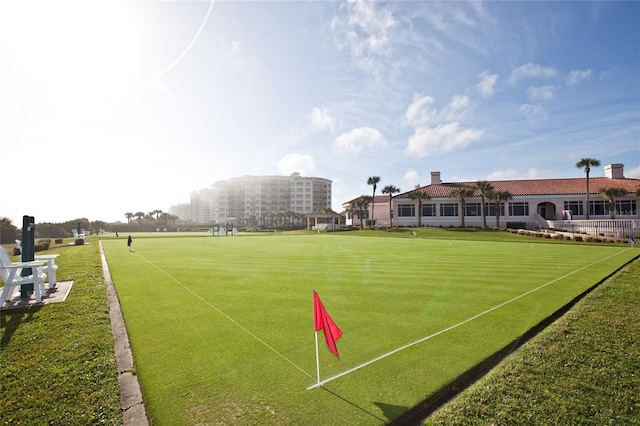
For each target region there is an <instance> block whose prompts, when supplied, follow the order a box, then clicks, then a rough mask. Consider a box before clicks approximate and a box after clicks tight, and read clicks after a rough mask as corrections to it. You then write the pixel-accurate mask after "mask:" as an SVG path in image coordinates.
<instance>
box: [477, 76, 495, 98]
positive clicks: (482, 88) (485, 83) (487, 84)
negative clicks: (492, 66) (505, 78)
mask: <svg viewBox="0 0 640 426" xmlns="http://www.w3.org/2000/svg"><path fill="white" fill-rule="evenodd" d="M478 77H480V83H478V85H477V86H476V87H477V89H478V91H479V92H480V94H481V95H482V96H485V97H489V96H491V95H493V94H494V93H495V87H496V83H497V82H498V74H489V72H488V71H482V72H481V73H480V74H478Z"/></svg>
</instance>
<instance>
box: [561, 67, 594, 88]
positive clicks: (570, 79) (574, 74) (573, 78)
mask: <svg viewBox="0 0 640 426" xmlns="http://www.w3.org/2000/svg"><path fill="white" fill-rule="evenodd" d="M590 78H591V70H584V71H582V70H574V71H571V72H570V73H569V74H567V79H566V80H567V84H568V85H569V86H576V85H578V84H580V83H582V82H583V81H585V80H589V79H590Z"/></svg>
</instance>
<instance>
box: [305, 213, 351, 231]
mask: <svg viewBox="0 0 640 426" xmlns="http://www.w3.org/2000/svg"><path fill="white" fill-rule="evenodd" d="M312 222H313V225H312ZM344 224H345V217H344V216H343V215H341V214H338V213H309V214H308V215H307V231H311V230H313V229H314V228H315V229H320V228H324V229H323V230H325V231H335V230H336V229H342V225H344Z"/></svg>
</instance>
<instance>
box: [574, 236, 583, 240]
mask: <svg viewBox="0 0 640 426" xmlns="http://www.w3.org/2000/svg"><path fill="white" fill-rule="evenodd" d="M574 240H575V241H582V237H581V236H580V235H576V236H575V238H574Z"/></svg>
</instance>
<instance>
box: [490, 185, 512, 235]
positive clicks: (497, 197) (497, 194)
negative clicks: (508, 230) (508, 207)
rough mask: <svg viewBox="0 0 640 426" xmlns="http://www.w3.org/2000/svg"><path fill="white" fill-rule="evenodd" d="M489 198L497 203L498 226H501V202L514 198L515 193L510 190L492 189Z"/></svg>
mask: <svg viewBox="0 0 640 426" xmlns="http://www.w3.org/2000/svg"><path fill="white" fill-rule="evenodd" d="M487 198H488V199H489V200H491V201H493V202H494V203H495V210H496V228H500V204H502V202H503V201H508V200H510V199H512V198H513V194H511V193H510V192H509V191H490V192H488V193H487Z"/></svg>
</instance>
